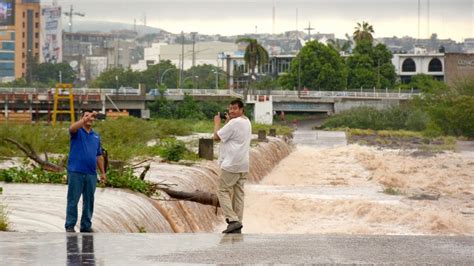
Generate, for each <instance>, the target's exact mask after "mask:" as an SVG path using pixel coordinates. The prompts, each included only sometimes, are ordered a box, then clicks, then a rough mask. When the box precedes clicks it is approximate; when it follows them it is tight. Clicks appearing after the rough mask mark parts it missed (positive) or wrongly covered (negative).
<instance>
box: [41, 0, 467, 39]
mask: <svg viewBox="0 0 474 266" xmlns="http://www.w3.org/2000/svg"><path fill="white" fill-rule="evenodd" d="M42 3H43V4H48V3H52V1H42ZM58 3H59V4H60V5H62V6H63V8H64V9H68V8H69V6H70V5H71V4H72V5H73V6H74V9H75V10H76V11H79V12H84V13H85V14H86V16H85V17H84V18H79V17H75V18H74V19H78V20H102V21H114V22H125V23H129V24H133V21H134V19H136V20H137V24H143V18H144V15H145V14H146V21H147V25H148V26H154V27H158V28H162V29H164V30H167V31H171V32H174V33H179V32H181V31H185V32H191V31H197V32H199V33H204V34H221V35H235V34H245V33H255V32H258V33H272V32H273V31H274V32H275V33H280V32H284V31H288V30H295V29H297V28H298V29H299V30H304V28H306V27H307V26H308V23H309V22H310V23H311V27H312V28H315V29H314V31H313V32H320V33H335V34H336V37H339V38H342V37H343V36H344V34H345V33H349V34H352V32H353V31H354V27H355V25H356V23H357V22H361V21H368V22H369V23H370V24H371V25H373V26H374V29H375V37H391V36H398V37H403V36H407V35H408V36H412V37H415V38H416V37H417V36H418V0H397V1H395V0H312V1H310V0H306V1H305V0H303V1H301V0H295V1H292V0H275V1H273V0H252V1H251V0H239V1H236V0H215V1H202V0H128V1H122V0H64V1H62V0H58ZM273 3H275V26H273V23H272V5H273ZM420 3H421V9H420V14H421V16H420V38H426V37H427V36H429V35H431V33H433V32H435V33H437V34H438V37H439V38H451V39H454V40H457V41H462V40H463V39H465V38H474V0H430V1H429V10H430V12H429V13H428V0H420ZM297 13H298V16H297ZM428 14H429V15H428ZM297 17H298V19H297ZM428 18H429V19H428ZM428 21H429V23H428Z"/></svg>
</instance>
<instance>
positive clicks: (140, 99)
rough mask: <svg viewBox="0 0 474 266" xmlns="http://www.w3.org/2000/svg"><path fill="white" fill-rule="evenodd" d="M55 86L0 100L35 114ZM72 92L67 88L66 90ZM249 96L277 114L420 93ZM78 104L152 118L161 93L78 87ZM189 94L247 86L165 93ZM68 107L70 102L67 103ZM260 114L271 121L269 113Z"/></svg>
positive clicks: (7, 92)
mask: <svg viewBox="0 0 474 266" xmlns="http://www.w3.org/2000/svg"><path fill="white" fill-rule="evenodd" d="M53 91H54V90H53V89H47V88H44V89H42V88H0V105H3V109H4V110H3V112H2V113H4V114H5V113H8V112H11V111H19V112H31V113H33V116H34V117H35V118H39V117H40V116H41V115H44V114H47V113H50V112H51V111H52V106H53V100H54V94H53ZM63 93H64V94H67V93H68V92H67V91H65V92H63ZM249 93H250V94H249V95H247V102H248V103H250V104H253V105H254V108H255V115H256V118H257V116H258V117H262V116H270V117H271V116H272V115H273V113H274V111H275V112H282V111H283V112H324V113H328V114H332V113H339V112H341V111H344V110H348V109H351V108H353V107H358V106H370V107H375V108H378V109H383V108H388V107H390V106H394V105H399V104H400V103H401V102H403V101H407V100H409V99H411V98H412V97H413V96H416V95H419V94H418V93H414V92H403V93H402V92H400V91H398V92H393V91H390V92H389V91H374V90H370V91H362V90H361V91H285V90H261V91H260V90H257V91H249ZM74 95H75V97H74V98H75V108H76V109H81V108H84V107H87V108H92V109H96V110H102V111H103V112H105V111H106V110H109V109H112V110H123V109H126V110H128V111H129V112H130V114H131V115H134V116H137V117H143V118H148V117H149V111H148V108H147V102H152V101H154V100H155V99H156V97H159V96H160V94H159V92H158V91H157V90H151V91H150V92H149V93H145V90H144V89H131V88H120V89H118V90H117V89H102V88H93V89H91V88H78V89H74ZM185 95H192V96H193V97H194V98H195V99H196V100H198V101H209V100H223V101H228V100H230V99H233V98H243V97H244V92H243V91H242V90H240V91H239V90H215V89H168V90H166V91H165V92H164V95H163V96H164V97H165V98H166V99H168V100H170V101H181V100H183V99H184V96H185ZM64 108H65V107H64ZM263 120H264V121H262V120H257V121H259V122H265V123H268V122H269V121H266V120H267V119H263Z"/></svg>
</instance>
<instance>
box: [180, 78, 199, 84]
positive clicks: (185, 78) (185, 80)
mask: <svg viewBox="0 0 474 266" xmlns="http://www.w3.org/2000/svg"><path fill="white" fill-rule="evenodd" d="M190 78H193V80H194V79H195V78H196V79H197V78H199V76H189V77H186V78H184V79H183V85H184V82H185V81H186V80H187V79H190Z"/></svg>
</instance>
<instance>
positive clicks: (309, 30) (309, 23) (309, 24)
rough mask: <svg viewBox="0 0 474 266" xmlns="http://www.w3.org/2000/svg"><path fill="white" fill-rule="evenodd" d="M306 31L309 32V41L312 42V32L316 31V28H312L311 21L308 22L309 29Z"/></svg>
mask: <svg viewBox="0 0 474 266" xmlns="http://www.w3.org/2000/svg"><path fill="white" fill-rule="evenodd" d="M305 30H307V31H308V41H311V30H314V28H311V21H310V22H308V27H307V28H305Z"/></svg>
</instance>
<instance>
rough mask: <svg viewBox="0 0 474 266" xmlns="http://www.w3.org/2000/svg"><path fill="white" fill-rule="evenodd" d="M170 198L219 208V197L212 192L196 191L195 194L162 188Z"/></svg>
mask: <svg viewBox="0 0 474 266" xmlns="http://www.w3.org/2000/svg"><path fill="white" fill-rule="evenodd" d="M161 190H163V191H164V192H166V194H168V195H169V196H170V197H172V198H174V199H178V200H187V201H193V202H197V203H200V204H204V205H211V206H214V207H219V206H220V205H219V199H218V198H217V195H216V194H214V193H210V192H205V191H199V190H196V191H194V192H184V191H176V190H172V189H169V188H161Z"/></svg>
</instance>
